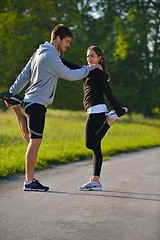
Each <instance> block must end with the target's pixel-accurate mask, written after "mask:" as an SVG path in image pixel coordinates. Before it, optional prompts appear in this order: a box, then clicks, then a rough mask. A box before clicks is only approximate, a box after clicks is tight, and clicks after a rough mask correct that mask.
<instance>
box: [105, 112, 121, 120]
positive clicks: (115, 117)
mask: <svg viewBox="0 0 160 240" xmlns="http://www.w3.org/2000/svg"><path fill="white" fill-rule="evenodd" d="M105 115H106V118H107V119H111V118H113V119H115V121H118V120H119V119H120V118H119V117H118V115H117V113H116V112H115V110H111V111H109V112H107V113H106V114H105Z"/></svg>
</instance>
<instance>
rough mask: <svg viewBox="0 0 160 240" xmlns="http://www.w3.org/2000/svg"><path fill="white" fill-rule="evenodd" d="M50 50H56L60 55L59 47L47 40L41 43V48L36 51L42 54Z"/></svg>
mask: <svg viewBox="0 0 160 240" xmlns="http://www.w3.org/2000/svg"><path fill="white" fill-rule="evenodd" d="M48 51H51V52H54V53H56V54H57V55H59V53H58V51H57V49H56V48H55V47H54V46H53V45H52V44H51V43H49V42H45V43H43V44H41V45H39V48H38V49H37V51H36V53H37V54H39V55H40V54H41V53H44V52H48Z"/></svg>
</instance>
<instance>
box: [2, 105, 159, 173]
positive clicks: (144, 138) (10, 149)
mask: <svg viewBox="0 0 160 240" xmlns="http://www.w3.org/2000/svg"><path fill="white" fill-rule="evenodd" d="M46 116H47V118H46V127H45V132H44V139H43V142H42V145H41V148H40V151H39V155H38V162H37V165H36V169H44V168H47V167H50V166H53V165H56V164H61V163H68V162H74V161H79V160H82V159H87V158H91V151H90V150H88V149H87V148H86V147H85V143H84V142H85V141H84V127H85V120H86V113H84V112H81V111H78V112H76V111H61V110H50V109H49V110H48V112H47V115H46ZM0 122H1V125H0V178H2V177H7V176H10V175H14V174H17V173H20V172H22V173H23V172H24V166H25V163H24V156H25V151H26V149H27V143H26V142H25V141H24V140H23V139H22V137H21V135H20V131H19V129H18V125H17V122H16V120H15V116H14V113H13V111H12V110H11V109H10V110H9V111H7V112H1V113H0ZM155 146H160V122H159V121H158V120H153V119H146V118H144V117H143V116H142V115H135V114H134V115H131V116H124V117H123V118H122V119H121V121H120V122H118V123H115V124H114V125H113V126H112V127H111V128H110V130H109V131H108V132H107V134H106V136H105V137H104V139H103V141H102V150H103V155H104V159H108V156H109V155H113V154H117V153H120V152H130V151H136V150H140V149H144V148H150V147H155Z"/></svg>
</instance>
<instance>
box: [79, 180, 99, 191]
mask: <svg viewBox="0 0 160 240" xmlns="http://www.w3.org/2000/svg"><path fill="white" fill-rule="evenodd" d="M79 190H80V191H102V185H101V183H100V182H94V181H91V180H90V181H89V182H87V183H86V184H84V185H83V186H81V187H79Z"/></svg>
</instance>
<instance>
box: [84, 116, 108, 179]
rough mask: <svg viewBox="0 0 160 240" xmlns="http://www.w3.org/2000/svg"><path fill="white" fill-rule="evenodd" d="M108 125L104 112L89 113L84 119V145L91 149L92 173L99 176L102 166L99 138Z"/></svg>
mask: <svg viewBox="0 0 160 240" xmlns="http://www.w3.org/2000/svg"><path fill="white" fill-rule="evenodd" d="M109 128H110V126H109V125H108V123H107V122H106V116H105V113H96V114H89V115H88V118H87V121H86V133H85V134H86V136H85V138H86V147H87V148H89V149H91V150H92V151H93V175H96V176H100V173H101V168H102V150H101V140H102V138H103V137H104V135H105V134H106V132H107V131H108V129H109Z"/></svg>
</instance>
